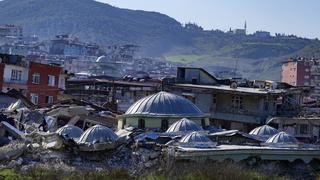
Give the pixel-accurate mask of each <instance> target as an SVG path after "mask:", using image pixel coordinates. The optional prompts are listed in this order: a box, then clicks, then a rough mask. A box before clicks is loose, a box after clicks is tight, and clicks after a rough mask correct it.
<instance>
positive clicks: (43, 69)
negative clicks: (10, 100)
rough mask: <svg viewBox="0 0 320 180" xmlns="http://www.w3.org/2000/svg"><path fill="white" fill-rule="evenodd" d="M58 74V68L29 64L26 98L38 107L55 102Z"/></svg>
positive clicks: (60, 72)
mask: <svg viewBox="0 0 320 180" xmlns="http://www.w3.org/2000/svg"><path fill="white" fill-rule="evenodd" d="M60 74H62V68H61V67H59V66H55V65H50V64H40V63H35V62H31V63H30V67H29V78H28V93H27V97H28V98H29V99H30V100H31V101H32V102H33V103H34V104H37V105H39V106H44V105H47V104H52V103H53V102H55V101H56V100H57V96H58V93H59V83H60V82H59V79H60V81H61V78H60Z"/></svg>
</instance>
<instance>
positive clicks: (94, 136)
mask: <svg viewBox="0 0 320 180" xmlns="http://www.w3.org/2000/svg"><path fill="white" fill-rule="evenodd" d="M117 139H118V136H117V135H116V134H115V133H114V132H113V131H112V130H111V129H109V128H107V127H104V126H101V125H95V126H92V127H90V128H89V129H87V130H86V131H85V132H84V133H83V134H82V135H81V137H80V139H79V141H78V143H94V142H99V143H103V142H115V141H116V140H117Z"/></svg>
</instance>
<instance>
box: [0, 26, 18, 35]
mask: <svg viewBox="0 0 320 180" xmlns="http://www.w3.org/2000/svg"><path fill="white" fill-rule="evenodd" d="M0 36H15V37H21V36H22V27H20V26H15V25H3V26H0Z"/></svg>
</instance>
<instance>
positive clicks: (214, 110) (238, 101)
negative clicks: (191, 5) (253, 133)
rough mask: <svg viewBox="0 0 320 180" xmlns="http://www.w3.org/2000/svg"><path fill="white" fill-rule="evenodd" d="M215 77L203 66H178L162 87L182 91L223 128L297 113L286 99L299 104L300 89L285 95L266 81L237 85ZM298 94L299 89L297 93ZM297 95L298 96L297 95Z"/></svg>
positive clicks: (243, 127) (245, 128)
mask: <svg viewBox="0 0 320 180" xmlns="http://www.w3.org/2000/svg"><path fill="white" fill-rule="evenodd" d="M240 85H241V84H239V83H236V82H228V83H227V82H225V81H224V80H220V79H217V78H215V77H214V76H213V75H211V74H209V73H208V72H207V71H205V70H204V69H202V68H185V67H181V68H178V71H177V79H176V82H175V83H165V90H168V91H170V92H173V93H175V94H178V95H182V96H184V97H186V98H187V99H189V100H190V101H192V102H193V103H194V104H196V105H197V107H199V108H200V109H201V111H202V112H204V113H206V114H208V115H209V117H210V120H211V122H212V123H213V124H215V125H218V126H221V127H222V128H226V129H238V130H242V131H245V132H248V131H250V130H251V129H253V128H254V127H257V126H258V125H260V124H265V123H266V121H267V120H268V119H269V118H271V117H273V116H277V115H281V114H282V113H285V114H286V115H288V114H289V113H292V114H293V113H296V111H295V109H294V107H292V110H291V109H290V112H288V111H289V110H288V109H287V105H286V104H287V103H288V101H287V99H288V98H290V100H292V101H294V102H292V103H291V104H292V105H293V104H294V103H296V106H298V105H299V104H298V103H299V102H300V101H299V100H300V99H301V98H299V97H300V95H299V93H297V94H290V95H287V91H286V90H284V89H279V88H277V87H275V86H274V85H270V83H269V82H265V83H264V85H260V86H259V87H254V86H243V87H242V86H240ZM300 94H301V93H300ZM296 95H297V97H296Z"/></svg>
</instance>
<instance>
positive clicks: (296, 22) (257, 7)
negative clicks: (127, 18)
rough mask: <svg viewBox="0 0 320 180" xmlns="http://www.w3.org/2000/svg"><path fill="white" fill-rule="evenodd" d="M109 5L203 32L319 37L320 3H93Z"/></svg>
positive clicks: (200, 0)
mask: <svg viewBox="0 0 320 180" xmlns="http://www.w3.org/2000/svg"><path fill="white" fill-rule="evenodd" d="M97 1H100V2H104V3H108V4H110V5H113V6H116V7H120V8H127V9H134V10H146V11H156V12H160V13H163V14H166V15H168V16H170V17H173V18H174V19H176V20H177V21H179V22H181V23H187V22H192V23H196V24H198V25H200V26H202V27H203V28H204V29H207V30H211V29H220V30H223V31H227V30H229V28H230V27H231V28H243V26H244V22H245V21H247V29H248V32H249V33H253V32H255V31H257V30H265V31H269V32H271V33H285V34H295V35H298V36H301V37H308V38H320V10H319V8H320V0H97Z"/></svg>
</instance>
